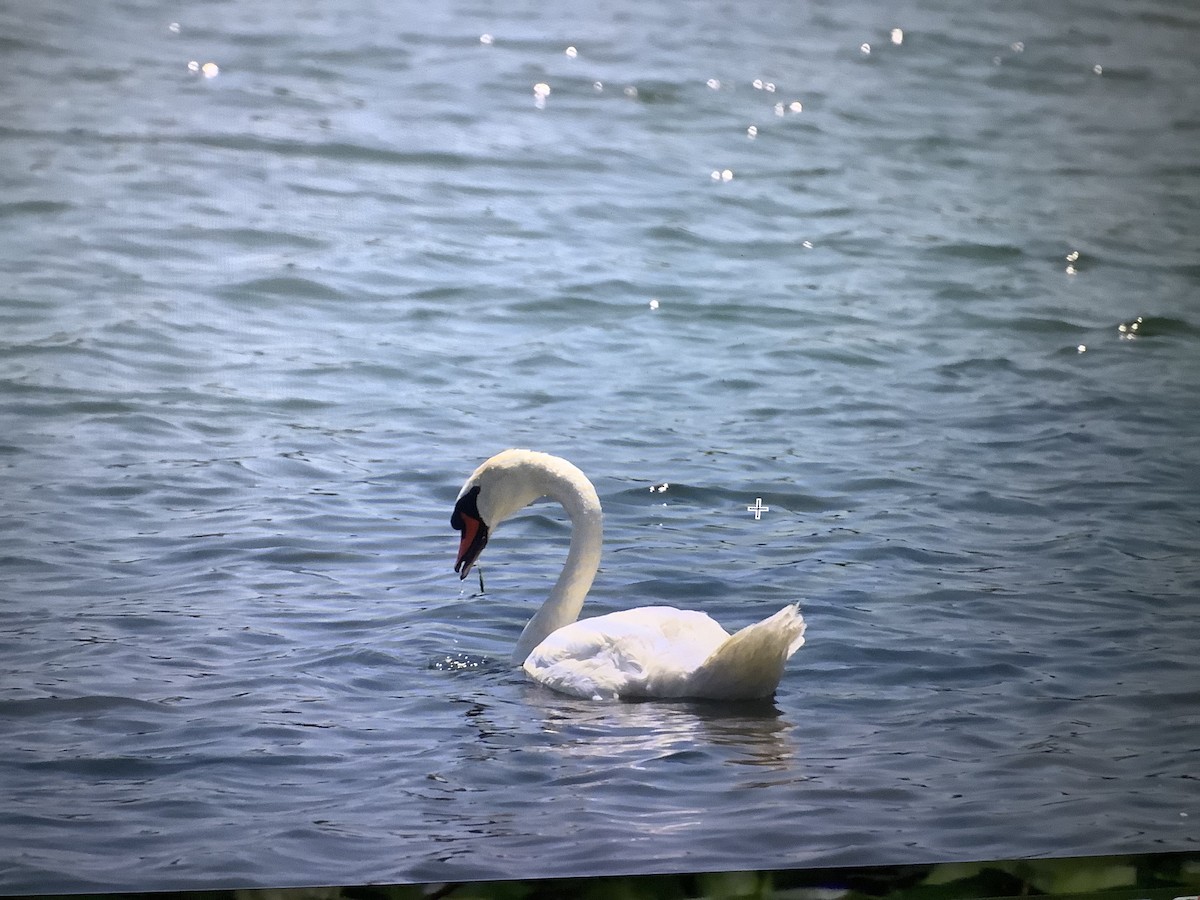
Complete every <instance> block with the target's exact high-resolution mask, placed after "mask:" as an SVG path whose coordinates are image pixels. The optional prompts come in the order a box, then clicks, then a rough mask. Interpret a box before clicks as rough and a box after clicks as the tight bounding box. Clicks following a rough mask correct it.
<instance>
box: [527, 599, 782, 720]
mask: <svg viewBox="0 0 1200 900" xmlns="http://www.w3.org/2000/svg"><path fill="white" fill-rule="evenodd" d="M803 634H804V620H803V619H802V618H801V617H800V613H799V610H798V607H796V606H795V605H793V606H788V607H785V608H784V609H783V610H781V611H780V612H778V613H776V614H775V615H773V616H771V617H770V618H768V619H764V620H763V621H761V622H757V623H755V624H754V625H749V626H747V627H746V628H743V629H742V630H741V631H739V632H738V633H737V634H735V635H733V636H732V637H731V636H730V635H729V633H728V632H727V631H725V629H724V628H722V627H721V626H720V625H718V624H717V623H716V622H715V621H713V619H711V618H710V617H709V616H708V615H706V614H705V613H701V612H695V611H693V610H681V609H675V608H673V607H669V606H646V607H641V608H640V609H631V610H626V611H625V612H616V613H610V614H609V615H606V616H597V617H596V618H593V619H584V620H583V621H580V622H575V623H573V624H571V625H567V626H565V627H563V628H560V629H558V630H557V631H556V632H554V633H553V634H551V635H550V636H549V637H547V638H546V639H545V640H544V641H542V642H541V643H540V644H539V645H538V646H537V647H535V648H534V650H533V652H532V653H530V654H529V656H528V658H527V659H526V660H525V663H524V666H523V668H524V670H525V672H526V673H527V674H528V675H529V676H530V677H531V678H532V679H533V680H535V681H538V682H540V683H541V684H544V685H546V686H547V687H549V688H553V689H554V690H556V691H561V692H562V693H565V694H571V695H573V696H576V697H585V698H611V699H616V698H624V699H635V698H643V697H659V698H682V697H692V698H699V699H714V700H718V699H720V700H724V699H746V698H758V697H767V696H770V695H771V694H773V693H774V692H775V688H776V687H777V686H778V685H779V679H780V678H781V677H782V674H783V665H784V663H785V662H786V661H787V658H788V657H789V656H791V655H792V653H794V652H795V651H796V650H797V649H798V648H799V647H800V645H801V644H803V643H804V637H803Z"/></svg>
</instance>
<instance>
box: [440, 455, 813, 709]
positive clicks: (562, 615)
mask: <svg viewBox="0 0 1200 900" xmlns="http://www.w3.org/2000/svg"><path fill="white" fill-rule="evenodd" d="M541 497H550V498H551V499H553V500H557V501H558V502H559V503H561V504H562V506H563V508H564V509H566V511H567V515H569V516H570V517H571V547H570V550H569V551H568V553H567V561H566V564H565V565H564V566H563V570H562V573H561V574H560V575H559V578H558V581H557V582H556V583H555V585H554V589H553V590H552V591H551V592H550V596H549V597H548V598H547V599H546V601H545V603H543V604H542V607H541V609H539V610H538V611H537V612H536V613H535V614H534V616H533V618H531V619H530V620H529V623H528V624H527V625H526V626H525V630H524V631H523V632H522V633H521V637H520V640H519V641H518V642H517V648H516V651H515V652H514V653H513V657H512V658H513V662H514V663H516V664H518V665H521V666H522V668H524V670H525V672H526V674H528V675H529V676H530V677H531V678H532V679H534V680H535V681H538V682H540V683H542V684H544V685H546V686H547V687H551V688H553V689H555V690H557V691H561V692H563V693H566V694H571V695H573V696H576V697H587V698H601V697H611V698H617V697H621V698H638V697H660V698H698V699H709V700H733V699H754V698H762V697H769V696H771V695H772V694H773V693H774V692H775V689H776V687H778V685H779V679H780V678H781V677H782V676H783V667H784V663H786V662H787V659H788V657H790V656H791V655H792V654H793V653H795V652H796V650H797V649H798V648H799V647H800V645H801V644H803V643H804V619H803V618H801V616H800V611H799V608H798V607H797V606H796V605H795V604H792V605H791V606H785V607H784V608H783V609H782V610H780V611H779V612H777V613H775V615H773V616H770V617H769V618H766V619H763V620H762V621H761V622H757V623H755V624H753V625H749V626H747V627H745V628H743V629H742V630H741V631H739V632H737V633H736V634H734V635H732V636H730V635H729V634H728V632H726V631H725V630H724V629H723V628H722V627H721V626H720V625H718V624H717V623H716V622H714V621H713V620H712V619H710V618H709V617H708V616H707V615H705V614H704V613H701V612H694V611H690V610H680V609H675V608H673V607H668V606H643V607H640V608H638V609H630V610H625V611H623V612H616V613H610V614H609V615H606V616H597V617H596V618H592V619H584V620H583V621H576V619H578V617H579V611H580V610H581V609H582V607H583V601H584V598H585V597H586V596H587V592H588V589H589V588H590V587H591V586H592V579H593V578H594V577H595V575H596V569H597V568H598V567H599V565H600V546H601V542H602V514H601V511H600V499H599V498H598V497H597V496H596V489H595V488H594V487H592V483H591V482H590V481H588V479H587V476H585V475H584V474H583V472H581V471H580V470H579V469H577V468H576V467H575V466H573V465H572V464H571V463H569V462H567V461H566V460H565V459H560V458H558V457H556V456H550V455H549V454H546V453H536V452H534V451H531V450H505V451H504V452H503V453H498V454H496V455H495V456H493V457H492V458H491V459H489V460H488V461H487V462H485V463H484V464H483V465H481V466H480V467H479V468H478V469H476V470H475V471H474V473H472V475H471V477H470V478H468V479H467V483H466V484H464V485H463V488H462V490H461V491H460V492H459V495H458V502H457V504H456V505H455V507H454V514H453V515H452V516H451V518H450V524H451V525H453V526H454V527H455V528H456V529H458V530H459V531H461V532H462V541H461V543H460V545H459V549H458V561H457V562H456V564H455V566H454V570H455V571H456V572H458V573H459V575H460V577H462V578H466V577H467V573H468V572H469V571H470V569H471V566H472V564H473V563H474V562H475V560H476V559H477V558H478V557H479V554H480V553H481V552H482V551H483V548H484V547H485V546H486V544H487V541H488V537H489V535H490V533H491V530H492V529H494V528H495V527H496V526H497V525H499V524H500V523H501V522H502V521H504V520H505V519H506V518H508V517H509V516H511V515H512V514H513V513H515V512H517V511H518V510H520V509H523V508H524V507H526V506H528V505H529V504H530V503H532V502H533V501H535V500H537V499H539V498H541Z"/></svg>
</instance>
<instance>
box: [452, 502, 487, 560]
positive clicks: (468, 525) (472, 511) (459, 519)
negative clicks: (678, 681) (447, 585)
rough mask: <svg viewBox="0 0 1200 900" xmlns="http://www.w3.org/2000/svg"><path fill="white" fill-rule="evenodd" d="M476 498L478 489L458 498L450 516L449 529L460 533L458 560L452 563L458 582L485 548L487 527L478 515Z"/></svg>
mask: <svg viewBox="0 0 1200 900" xmlns="http://www.w3.org/2000/svg"><path fill="white" fill-rule="evenodd" d="M478 497H479V488H478V487H474V488H472V489H471V490H470V491H469V492H467V493H466V494H464V495H463V496H462V497H460V498H459V501H458V503H457V504H456V505H455V507H454V513H453V514H452V515H451V516H450V525H451V527H453V528H455V529H457V530H458V531H461V532H462V538H461V540H459V542H458V559H457V560H456V561H455V563H454V571H455V572H457V573H458V577H459V580H460V581H461V580H462V579H464V578H466V577H467V573H468V572H470V571H471V566H473V565H474V564H475V560H477V559H478V558H479V554H480V553H482V552H483V548H484V547H486V546H487V541H488V527H487V525H485V524H484V521H483V519H482V518H481V517H480V515H479V508H478V506H476V502H477V498H478Z"/></svg>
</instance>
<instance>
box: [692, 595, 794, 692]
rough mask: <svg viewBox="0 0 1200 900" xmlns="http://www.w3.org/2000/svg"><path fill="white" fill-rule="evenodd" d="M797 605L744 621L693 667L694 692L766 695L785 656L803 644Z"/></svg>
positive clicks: (774, 684) (778, 675) (775, 684)
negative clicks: (746, 623)
mask: <svg viewBox="0 0 1200 900" xmlns="http://www.w3.org/2000/svg"><path fill="white" fill-rule="evenodd" d="M804 629H805V624H804V617H803V616H801V615H800V605H799V604H797V603H793V604H792V605H791V606H785V607H784V608H783V609H781V610H780V611H779V612H777V613H775V615H773V616H770V617H769V618H766V619H763V620H762V621H761V622H755V623H754V624H753V625H747V626H746V627H745V628H743V629H742V630H741V631H739V632H737V633H736V634H733V635H731V636H730V637H729V639H728V640H726V641H725V642H724V643H723V644H721V646H719V647H718V648H717V649H716V650H714V651H713V652H712V653H711V654H710V655H709V657H708V659H706V660H705V661H704V663H703V665H701V666H700V668H699V669H698V670H697V671H696V673H695V675H694V680H693V682H692V684H693V685H694V686H695V688H696V693H695V695H694V696H699V697H705V698H708V699H712V700H751V699H757V698H762V697H770V696H771V695H772V694H774V693H775V689H776V688H777V687H779V679H781V678H782V677H783V667H784V664H785V663H786V662H787V661H788V658H789V657H790V656H791V655H792V654H793V653H795V652H796V651H797V650H799V649H800V647H801V646H802V645H803V644H804Z"/></svg>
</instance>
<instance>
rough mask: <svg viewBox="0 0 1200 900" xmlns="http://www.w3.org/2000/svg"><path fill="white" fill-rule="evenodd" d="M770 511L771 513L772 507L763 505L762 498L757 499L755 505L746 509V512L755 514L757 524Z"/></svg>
mask: <svg viewBox="0 0 1200 900" xmlns="http://www.w3.org/2000/svg"><path fill="white" fill-rule="evenodd" d="M770 511H771V507H769V506H763V505H762V497H755V498H754V505H753V506H747V507H746V512H752V513H754V521H755V522H757V521H758V520H759V519H761V518H762V514H763V513H765V512H770Z"/></svg>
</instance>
